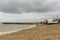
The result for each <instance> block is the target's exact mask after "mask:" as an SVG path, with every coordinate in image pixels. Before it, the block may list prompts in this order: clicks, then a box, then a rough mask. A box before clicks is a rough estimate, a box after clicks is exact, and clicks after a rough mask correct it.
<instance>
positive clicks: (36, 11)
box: [0, 0, 60, 22]
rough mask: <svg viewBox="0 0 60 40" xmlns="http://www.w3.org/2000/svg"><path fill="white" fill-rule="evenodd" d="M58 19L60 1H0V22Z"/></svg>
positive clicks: (59, 15)
mask: <svg viewBox="0 0 60 40" xmlns="http://www.w3.org/2000/svg"><path fill="white" fill-rule="evenodd" d="M53 17H56V18H57V17H58V18H59V17H60V0H0V22H40V21H42V20H44V19H48V18H53Z"/></svg>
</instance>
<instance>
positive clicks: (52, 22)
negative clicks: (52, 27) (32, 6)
mask: <svg viewBox="0 0 60 40" xmlns="http://www.w3.org/2000/svg"><path fill="white" fill-rule="evenodd" d="M58 22H59V21H58V19H47V20H46V21H44V22H43V23H44V24H56V23H58Z"/></svg>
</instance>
